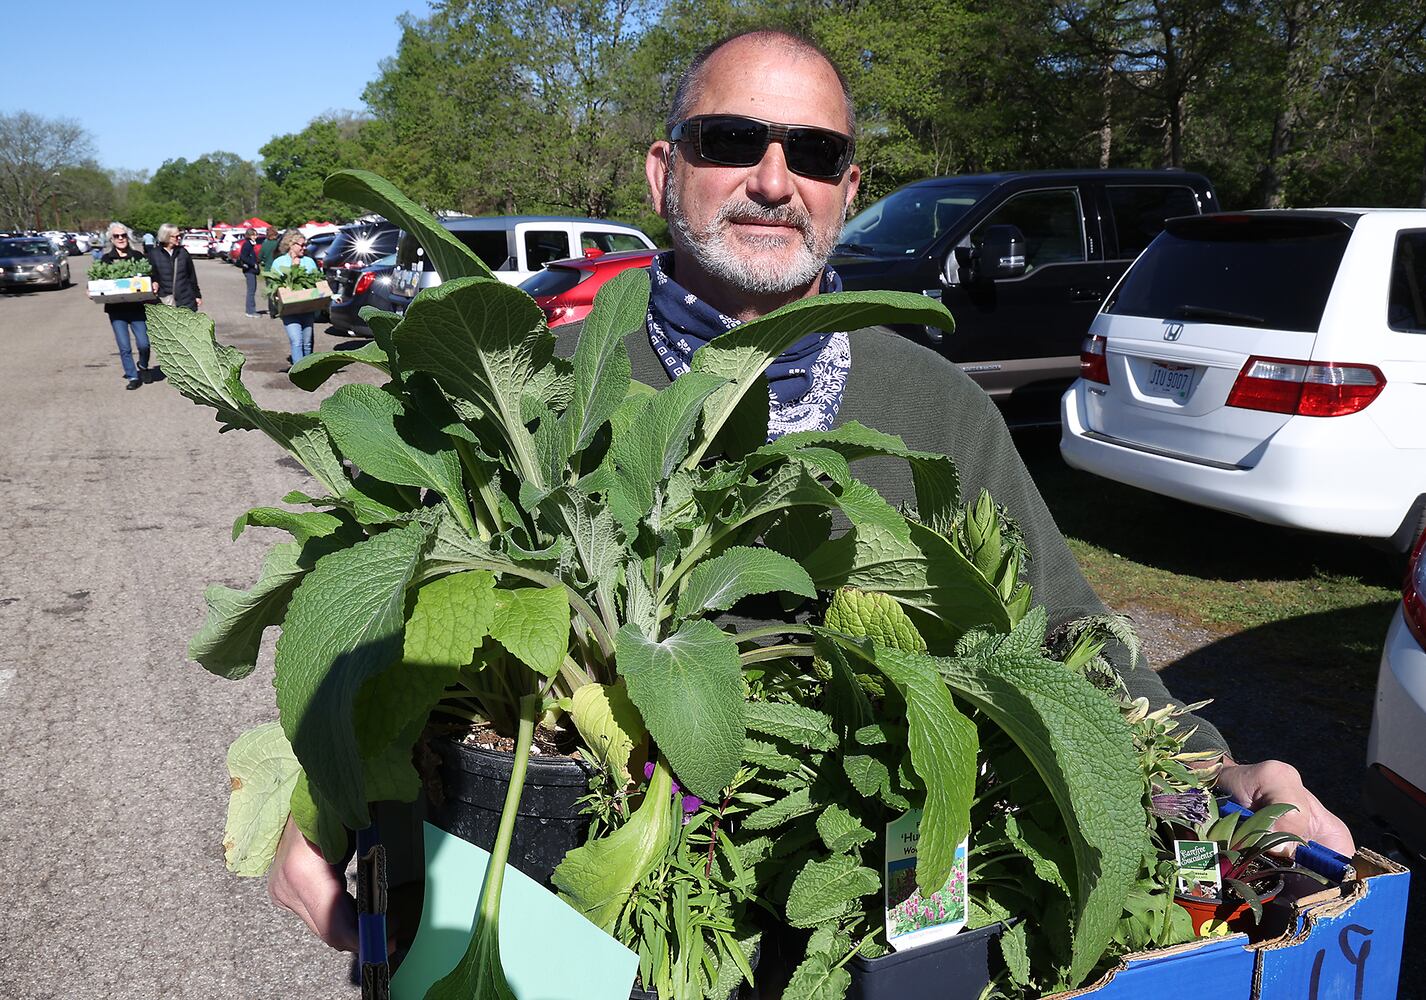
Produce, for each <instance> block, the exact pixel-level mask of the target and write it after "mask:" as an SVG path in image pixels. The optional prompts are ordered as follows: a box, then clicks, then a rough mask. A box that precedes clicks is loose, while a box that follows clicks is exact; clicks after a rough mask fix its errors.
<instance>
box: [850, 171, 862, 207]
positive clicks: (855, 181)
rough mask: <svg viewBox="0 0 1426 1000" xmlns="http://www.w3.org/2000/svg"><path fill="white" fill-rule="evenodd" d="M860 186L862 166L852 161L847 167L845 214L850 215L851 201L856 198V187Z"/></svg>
mask: <svg viewBox="0 0 1426 1000" xmlns="http://www.w3.org/2000/svg"><path fill="white" fill-rule="evenodd" d="M861 186H862V168H861V167H859V166H857V165H856V164H855V163H853V164H852V165H851V166H850V167H848V168H847V215H848V217H850V216H851V212H852V202H853V201H855V200H856V197H857V189H858V188H860V187H861Z"/></svg>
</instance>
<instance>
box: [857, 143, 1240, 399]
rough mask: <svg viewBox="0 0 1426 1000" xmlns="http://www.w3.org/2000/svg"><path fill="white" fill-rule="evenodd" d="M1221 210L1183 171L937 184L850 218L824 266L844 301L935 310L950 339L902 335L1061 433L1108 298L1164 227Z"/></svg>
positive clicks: (981, 177) (974, 177) (905, 190)
mask: <svg viewBox="0 0 1426 1000" xmlns="http://www.w3.org/2000/svg"><path fill="white" fill-rule="evenodd" d="M1217 210H1218V199H1217V197H1216V196H1215V195H1214V192H1213V185H1212V184H1210V183H1209V181H1208V179H1207V178H1206V177H1204V176H1202V175H1201V174H1193V173H1187V172H1185V171H1182V170H1044V171H1017V172H1012V173H998V174H964V175H961V176H957V177H936V178H931V179H929V180H923V181H916V182H915V183H913V184H907V185H906V186H904V187H901V188H898V189H897V190H895V191H893V192H892V193H891V194H889V195H887V196H886V197H885V198H882V199H881V200H880V201H878V202H876V203H875V204H873V205H872V206H870V207H869V208H867V209H866V210H865V211H863V212H860V213H858V214H857V215H856V216H855V217H854V218H853V219H851V220H850V221H849V222H848V223H847V225H846V227H845V228H844V229H843V230H842V243H840V244H839V245H838V247H837V250H836V255H835V256H834V257H833V259H832V266H833V267H834V268H836V270H837V272H838V273H839V274H840V275H841V276H842V281H843V283H844V285H845V287H846V288H848V289H868V288H888V289H900V290H904V291H913V292H921V293H923V294H925V295H929V296H931V297H933V298H939V299H940V300H941V301H942V302H944V303H945V305H946V308H948V309H949V310H950V311H951V315H952V316H954V317H955V320H956V329H955V332H954V333H953V334H950V335H949V336H943V335H942V333H941V331H939V330H931V329H927V328H925V327H918V328H906V329H902V330H901V331H900V332H901V333H903V334H905V335H907V336H910V337H913V338H915V339H917V340H919V341H921V342H922V343H925V344H927V345H928V346H930V347H932V348H934V349H935V350H937V351H939V352H940V353H941V354H943V355H945V356H946V357H947V358H949V359H950V360H952V361H954V362H956V363H957V364H959V365H960V366H961V368H962V369H964V370H965V372H966V373H967V374H968V375H970V376H971V377H972V378H974V379H975V380H976V381H977V382H978V383H980V385H981V387H982V388H984V389H985V390H986V392H988V393H990V395H991V397H992V398H994V399H995V401H996V402H997V403H998V404H999V405H1000V408H1001V412H1002V413H1003V414H1004V415H1005V419H1006V420H1007V422H1009V423H1012V424H1017V425H1022V426H1023V425H1030V424H1056V423H1058V422H1059V398H1060V396H1061V395H1062V394H1063V392H1064V390H1065V389H1066V388H1068V386H1069V384H1070V383H1071V382H1073V381H1074V379H1075V378H1076V377H1077V376H1078V374H1079V353H1080V345H1081V342H1082V341H1083V340H1084V337H1085V334H1086V332H1087V331H1088V330H1089V324H1090V321H1091V320H1092V319H1093V318H1094V314H1095V312H1096V311H1097V310H1098V308H1099V303H1100V302H1101V301H1102V300H1103V298H1104V296H1105V295H1106V294H1108V292H1109V290H1110V289H1111V288H1113V287H1114V283H1115V282H1116V281H1118V280H1119V277H1120V276H1121V275H1122V274H1123V273H1124V271H1125V270H1126V269H1127V268H1128V267H1129V265H1130V263H1132V262H1133V260H1134V258H1135V257H1137V256H1138V254H1139V252H1140V251H1141V250H1143V249H1144V247H1146V246H1148V245H1149V241H1150V240H1152V239H1153V238H1154V237H1155V236H1157V235H1158V234H1159V232H1160V231H1161V230H1162V229H1163V226H1164V220H1166V219H1169V218H1172V217H1174V216H1180V215H1198V214H1202V213H1204V212H1212V211H1217ZM853 350H855V346H854V347H853Z"/></svg>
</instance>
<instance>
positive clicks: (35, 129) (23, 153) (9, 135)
mask: <svg viewBox="0 0 1426 1000" xmlns="http://www.w3.org/2000/svg"><path fill="white" fill-rule="evenodd" d="M92 150H93V143H92V141H91V140H90V137H89V133H88V132H86V131H85V130H84V128H83V127H82V126H80V124H79V123H78V122H76V121H73V120H72V119H68V118H44V117H41V116H40V115H35V114H31V113H30V112H28V111H17V112H15V113H14V114H0V226H4V227H6V228H13V229H26V228H29V227H32V226H33V227H34V228H36V229H39V228H43V226H44V221H43V219H42V214H52V213H53V210H54V209H55V208H57V207H58V205H57V201H58V197H59V193H60V189H61V186H62V184H61V182H62V179H63V171H64V170H65V169H66V168H68V167H75V166H78V165H79V164H80V163H81V162H82V161H84V160H86V159H87V158H88V157H89V156H90V155H91V153H92Z"/></svg>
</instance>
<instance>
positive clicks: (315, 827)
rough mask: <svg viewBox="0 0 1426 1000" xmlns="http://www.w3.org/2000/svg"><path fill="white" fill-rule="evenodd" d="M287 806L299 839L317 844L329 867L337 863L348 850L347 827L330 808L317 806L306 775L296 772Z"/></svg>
mask: <svg viewBox="0 0 1426 1000" xmlns="http://www.w3.org/2000/svg"><path fill="white" fill-rule="evenodd" d="M288 807H289V808H290V809H291V810H292V822H294V823H296V824H297V829H298V830H300V831H301V833H302V836H304V837H306V838H307V839H308V840H310V841H311V842H312V843H314V844H316V845H317V847H318V849H320V850H321V852H322V857H324V858H326V859H327V863H328V864H333V865H335V864H339V863H340V862H341V860H342V857H343V856H344V855H345V854H346V851H347V828H346V827H344V826H342V824H341V821H340V820H338V819H337V818H336V814H335V813H334V812H333V811H332V810H331V809H330V808H327V807H324V806H321V805H320V804H319V803H318V799H317V797H316V796H315V795H314V794H313V792H312V785H311V784H310V783H309V782H308V780H307V775H306V774H305V773H302V772H298V775H297V784H296V785H295V786H293V789H292V800H291V801H290V802H289V803H288Z"/></svg>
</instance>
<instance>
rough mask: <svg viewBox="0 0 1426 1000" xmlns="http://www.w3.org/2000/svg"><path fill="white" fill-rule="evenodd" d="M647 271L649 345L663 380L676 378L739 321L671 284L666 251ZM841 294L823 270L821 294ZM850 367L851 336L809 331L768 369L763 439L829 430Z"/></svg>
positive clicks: (828, 271)
mask: <svg viewBox="0 0 1426 1000" xmlns="http://www.w3.org/2000/svg"><path fill="white" fill-rule="evenodd" d="M649 272H650V274H651V275H652V281H651V286H652V291H651V293H650V296H649V315H648V319H647V326H648V334H649V343H650V344H651V345H652V346H653V349H654V350H655V351H656V352H657V353H658V356H659V360H661V361H662V362H663V366H664V371H665V372H667V374H668V377H669V378H670V379H675V378H677V377H678V376H680V375H682V374H683V373H684V372H686V371H688V370H689V367H690V366H691V365H692V363H693V354H694V352H695V351H697V350H698V349H699V348H700V347H702V346H704V345H705V344H707V343H708V342H709V341H710V340H712V339H713V338H714V337H716V336H718V335H719V334H721V333H726V332H727V331H729V330H731V329H733V327H735V326H738V325H739V321H738V320H736V319H733V318H732V317H730V316H724V315H723V314H722V313H720V312H719V311H718V310H717V309H714V308H713V307H712V306H710V305H709V304H708V303H706V302H704V301H703V300H702V299H700V298H699V297H698V296H696V295H694V294H693V293H691V292H690V291H688V290H687V289H686V288H684V287H683V286H682V285H680V284H679V283H678V282H676V281H674V280H673V253H672V252H671V251H670V252H667V253H662V254H659V255H658V256H657V257H655V258H654V260H653V263H652V264H651V265H650V267H649ZM841 290H842V279H841V278H840V277H839V276H838V275H837V272H836V271H833V270H832V269H831V268H830V267H826V268H823V269H822V287H821V289H820V291H822V292H824V293H825V292H840V291H841ZM851 367H852V347H851V338H850V337H848V336H847V334H846V333H845V332H836V333H809V334H808V335H807V336H805V337H803V338H802V339H801V340H799V341H798V342H797V343H795V344H793V345H792V346H791V347H790V348H788V350H787V351H785V352H784V353H783V354H781V355H779V356H778V358H777V359H776V360H774V361H773V363H772V364H771V365H770V366H768V369H767V376H766V377H767V387H768V421H767V439H768V440H769V441H775V440H777V439H778V438H780V437H782V435H784V434H789V433H791V432H792V431H825V430H830V429H831V427H832V422H833V421H834V420H836V418H837V411H838V410H839V409H841V406H842V392H843V391H844V390H845V389H846V387H847V373H848V372H849V371H851Z"/></svg>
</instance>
